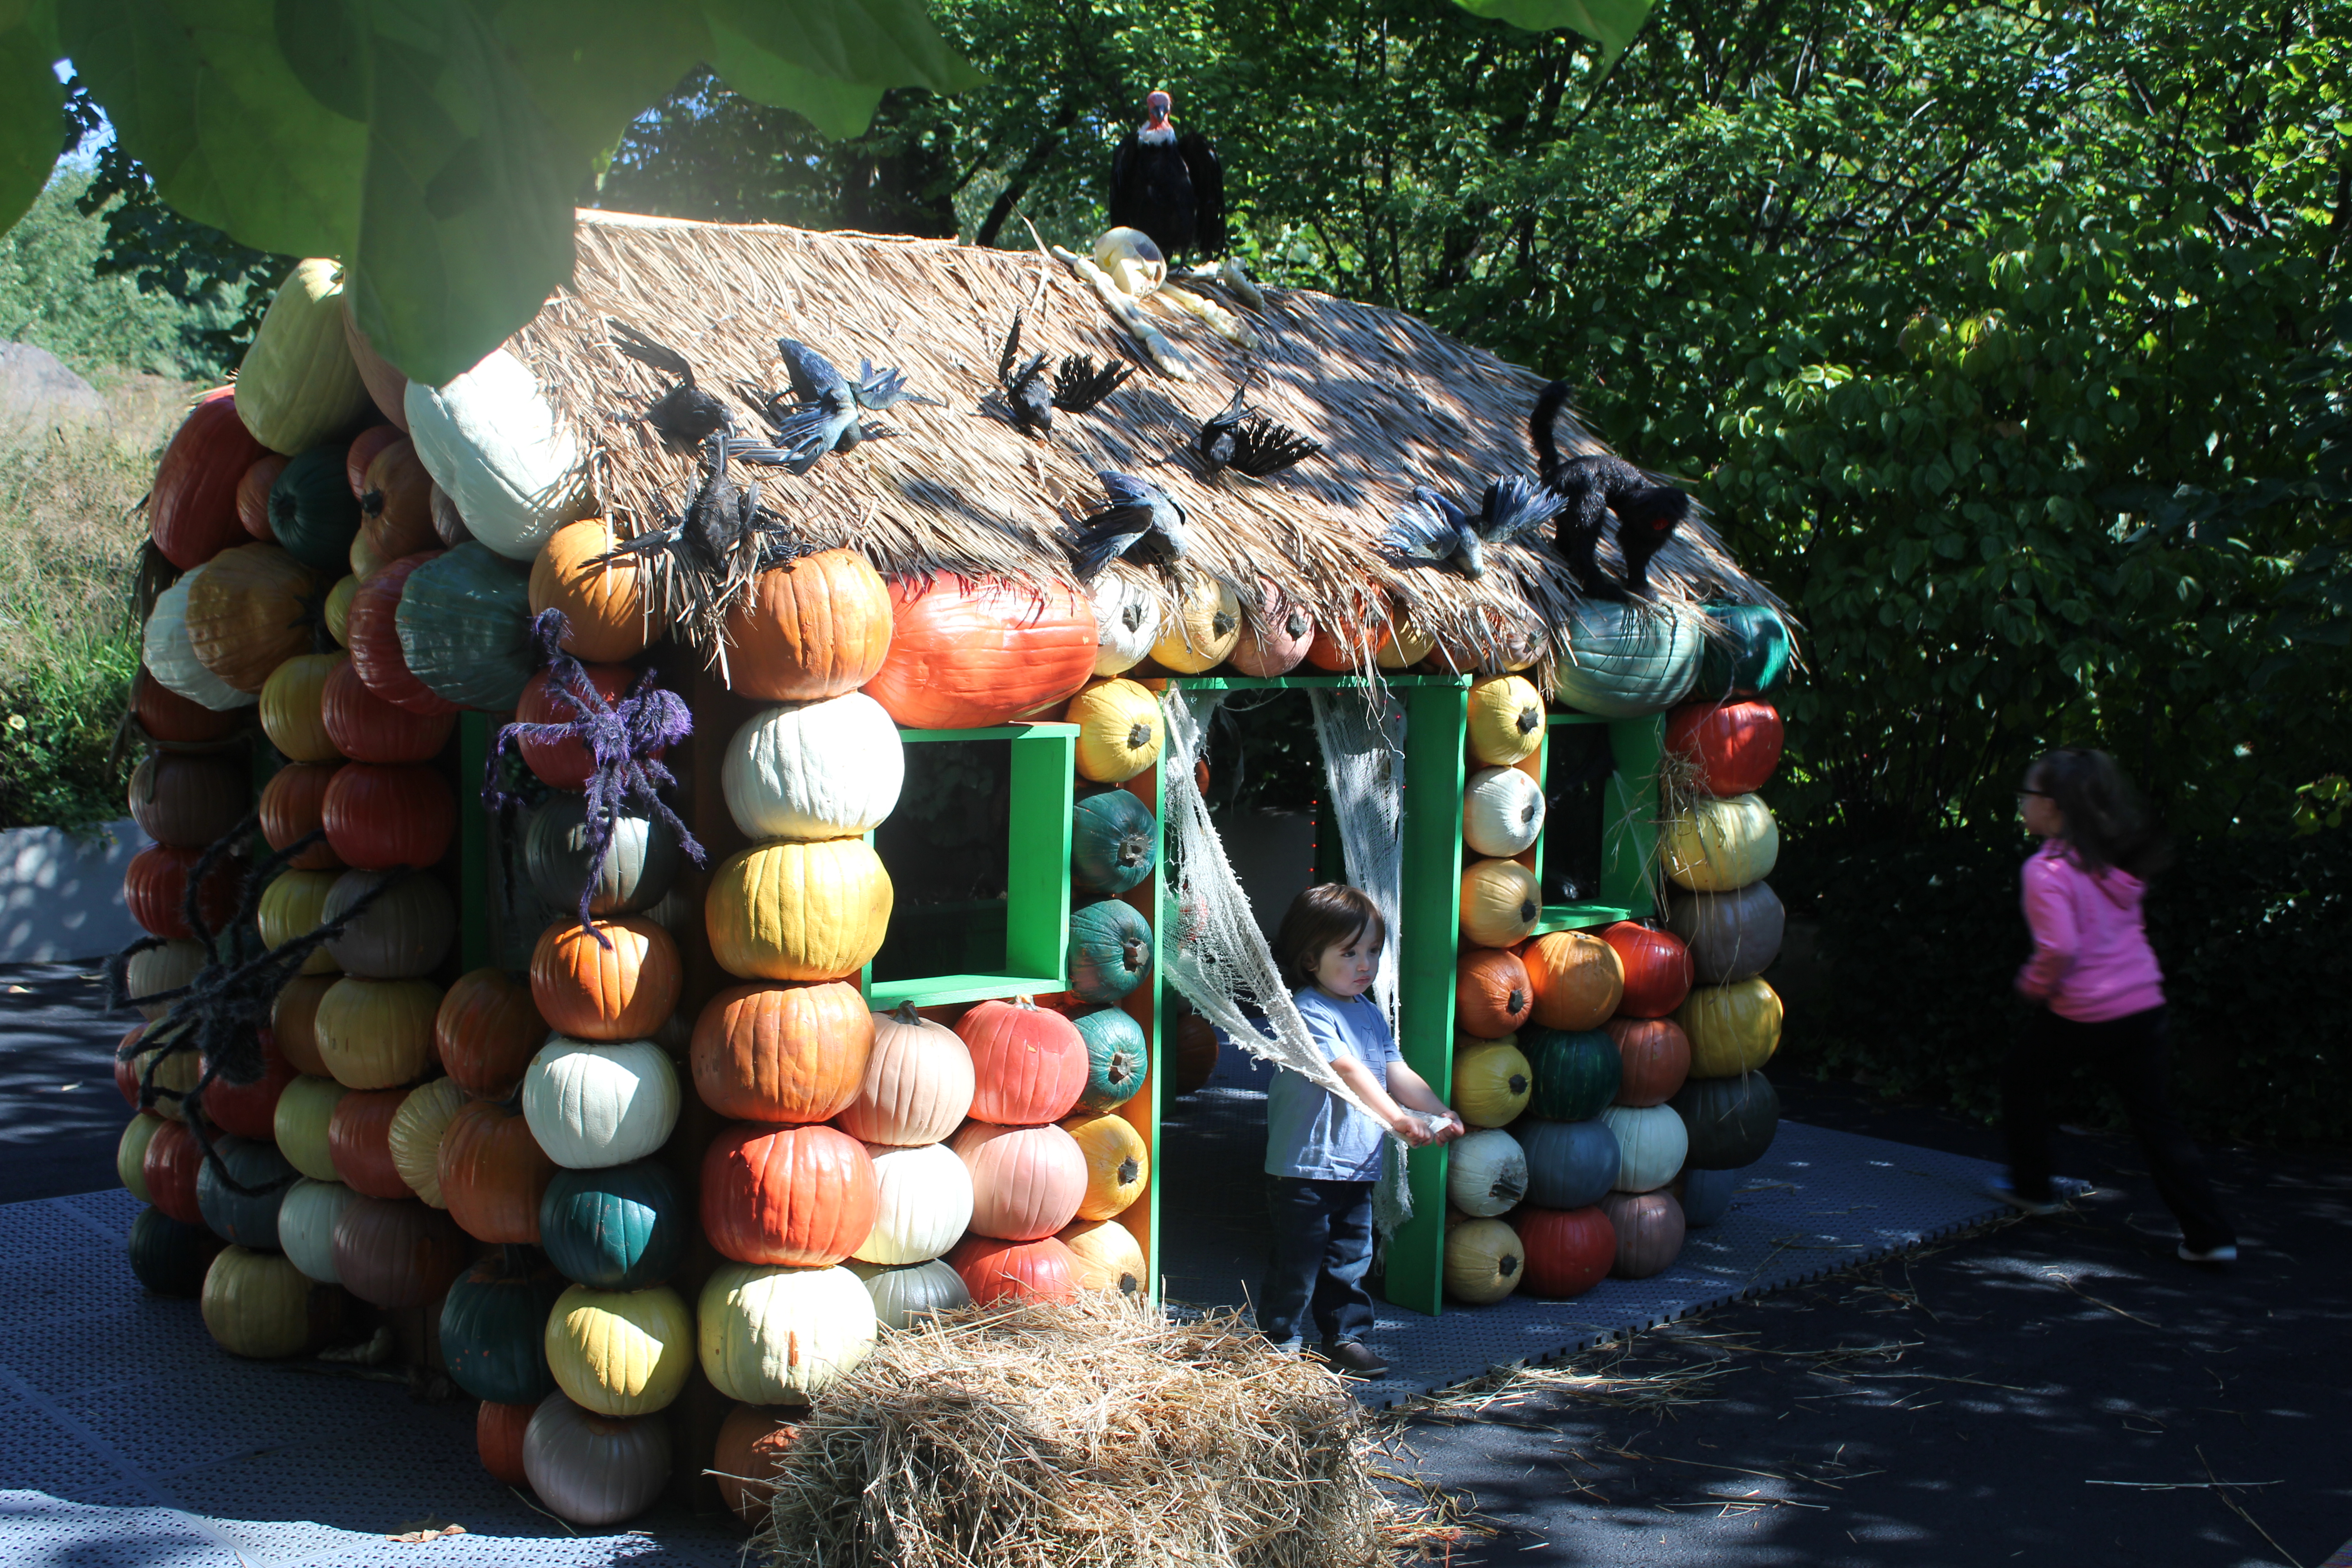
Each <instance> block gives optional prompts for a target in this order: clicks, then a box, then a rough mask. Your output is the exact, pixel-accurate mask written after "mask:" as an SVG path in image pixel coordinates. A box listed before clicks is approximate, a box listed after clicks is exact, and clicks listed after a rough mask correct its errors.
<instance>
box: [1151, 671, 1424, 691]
mask: <svg viewBox="0 0 2352 1568" xmlns="http://www.w3.org/2000/svg"><path fill="white" fill-rule="evenodd" d="M1168 684H1169V685H1171V686H1181V687H1184V688H1186V689H1190V690H1194V691H1271V690H1288V691H1345V690H1351V689H1361V688H1364V687H1368V686H1370V685H1372V684H1373V682H1371V681H1370V680H1367V679H1364V678H1363V677H1362V676H1360V675H1265V676H1259V675H1171V676H1170V677H1168ZM1379 684H1380V685H1381V686H1387V687H1405V688H1409V689H1411V688H1427V687H1439V688H1445V687H1453V688H1458V689H1462V690H1465V691H1466V690H1468V689H1469V687H1470V678H1469V677H1468V676H1466V675H1391V676H1388V677H1386V678H1384V679H1381V681H1380V682H1379Z"/></svg>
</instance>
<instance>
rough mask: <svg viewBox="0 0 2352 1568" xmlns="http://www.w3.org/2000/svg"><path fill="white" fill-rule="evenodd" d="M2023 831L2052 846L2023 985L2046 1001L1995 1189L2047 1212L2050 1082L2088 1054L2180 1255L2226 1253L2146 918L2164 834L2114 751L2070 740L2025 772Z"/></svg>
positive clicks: (2009, 1116)
mask: <svg viewBox="0 0 2352 1568" xmlns="http://www.w3.org/2000/svg"><path fill="white" fill-rule="evenodd" d="M2017 796H2018V805H2019V806H2020V808H2021V811H2022V812H2023V815H2024V817H2025V826H2026V830H2027V831H2028V832H2030V833H2032V834H2034V835H2036V836H2037V837H2040V838H2041V839H2042V847H2041V848H2040V849H2039V850H2038V851H2036V852H2035V854H2034V855H2033V857H2032V858H2031V859H2029V860H2027V861H2026V863H2025V877H2024V882H2025V889H2024V904H2025V923H2026V924H2027V925H2028V926H2029V927H2031V928H2032V932H2033V956H2032V958H2030V959H2028V960H2027V961H2026V963H2025V967H2024V968H2022V969H2021V970H2019V971H2018V972H2017V990H2018V994H2020V995H2021V996H2023V997H2024V998H2025V999H2026V1000H2027V1001H2029V1002H2032V1003H2036V1004H2038V1005H2039V1006H2040V1009H2041V1010H2040V1011H2038V1012H2036V1013H2035V1014H2034V1016H2033V1022H2032V1026H2030V1027H2029V1028H2028V1029H2027V1031H2026V1036H2025V1039H2024V1042H2023V1043H2022V1044H2021V1045H2020V1046H2019V1047H2017V1048H2016V1049H2015V1050H2013V1051H2011V1053H2010V1056H2009V1059H2008V1060H2007V1062H2006V1063H2005V1064H2004V1065H2003V1068H2002V1071H2001V1126H2002V1131H2003V1133H2004V1135H2005V1136H2006V1139H2007V1142H2008V1144H2009V1180H2008V1181H2007V1182H2006V1183H2003V1184H1996V1186H1995V1188H1994V1191H1995V1192H1996V1193H1997V1194H1999V1195H2000V1197H2001V1198H2003V1199H2004V1200H2005V1201H2007V1202H2009V1203H2011V1204H2013V1205H2016V1206H2017V1207H2019V1208H2021V1209H2023V1210H2024V1211H2025V1212H2026V1213H2028V1214H2037V1215H2039V1214H2049V1213H2051V1212H2053V1210H2054V1209H2055V1208H2056V1207H2057V1205H2055V1204H2054V1203H2053V1202H2052V1201H2051V1196H2050V1113H2049V1098H2048V1093H2047V1089H2048V1086H2049V1084H2050V1082H2051V1080H2052V1079H2053V1078H2054V1077H2055V1076H2057V1074H2058V1072H2059V1071H2060V1070H2062V1069H2063V1068H2065V1067H2066V1066H2068V1065H2070V1064H2072V1063H2075V1062H2081V1063H2085V1064H2087V1065H2088V1066H2090V1067H2091V1068H2093V1069H2094V1070H2095V1071H2096V1072H2097V1073H2098V1074H2099V1076H2100V1077H2102V1078H2104V1079H2106V1080H2107V1082H2108V1084H2109V1085H2110V1086H2111V1087H2112V1088H2113V1089H2115V1091H2116V1094H2117V1096H2119V1097H2120V1098H2121V1099H2122V1100H2123V1104H2124V1111H2125V1114H2126V1116H2128V1117H2129V1118H2130V1120H2131V1124H2132V1131H2134V1132H2135V1133H2137V1135H2138V1137H2139V1142H2140V1148H2141V1150H2142V1152H2144V1153H2145V1154H2146V1155H2147V1164H2148V1172H2149V1173H2150V1174H2151V1175H2153V1176H2154V1177H2155V1178H2156V1187H2157V1192H2158V1194H2160V1195H2161V1196H2162V1197H2163V1199H2164V1202H2165V1205H2166V1206H2167V1207H2168V1208H2170V1209H2171V1210H2172V1213H2173V1217H2174V1218H2176V1219H2178V1220H2179V1222H2180V1233H2181V1240H2180V1247H2179V1254H2180V1256H2181V1257H2182V1258H2186V1259H2187V1260H2188V1261H2189V1262H2191V1263H2227V1262H2229V1261H2231V1260H2232V1259H2234V1258H2236V1257H2237V1256H2238V1247H2237V1237H2236V1235H2235V1234H2234V1233H2233V1232H2232V1231H2231V1228H2230V1222H2229V1220H2228V1219H2227V1218H2226V1217H2224V1216H2223V1215H2222V1213H2221V1206H2220V1205H2218V1204H2216V1203H2215V1202H2214V1201H2213V1192H2212V1188H2211V1187H2210V1185H2208V1184H2207V1183H2206V1180H2205V1165H2204V1162H2203V1160H2201V1159H2200V1157H2199V1155H2198V1152H2197V1145H2196V1144H2194V1143H2193V1142H2189V1134H2188V1132H2187V1131H2185V1130H2183V1128H2182V1127H2181V1125H2180V1121H2179V1118H2178V1117H2177V1116H2175V1115H2174V1114H2173V1112H2172V1107H2171V1105H2170V1103H2169V1101H2168V1097H2167V1093H2166V1079H2167V1078H2168V1069H2169V1066H2170V1058H2169V1055H2168V1049H2167V1037H2166V1036H2167V1031H2166V1014H2165V1005H2164V972H2163V971H2162V970H2160V969H2158V967H2157V963H2156V953H2155V952H2154V951H2153V950H2152V949H2150V948H2149V946H2148V945H2147V931H2146V930H2145V929H2144V928H2143V927H2142V925H2141V923H2140V897H2141V895H2142V894H2143V893H2144V892H2145V891H2146V890H2147V884H2146V883H2145V882H2144V881H2143V880H2141V878H2142V877H2143V876H2145V875H2146V874H2147V873H2148V872H2150V871H2153V870H2156V869H2158V867H2159V864H2160V862H2161V860H2162V858H2163V845H2162V839H2161V836H2160V835H2159V834H2158V832H2157V831H2156V829H2155V827H2154V825H2153V824H2152V823H2150V822H2149V820H2148V818H2147V814H2146V812H2145V811H2143V810H2142V809H2141V808H2140V806H2139V804H2138V802H2137V799H2136V798H2135V797H2134V796H2133V794H2132V790H2131V786H2130V784H2127V783H2126V782H2125V780H2124V776H2123V773H2122V771H2121V770H2120V769H2118V768H2117V767H2116V763H2115V759H2114V758H2112V757H2110V756H2108V755H2107V754H2106V753H2105V752H2093V751H2086V750H2084V749H2082V748H2080V747H2075V746H2067V747H2063V748H2061V749H2060V750H2058V751H2054V752H2049V753H2047V754H2046V755H2044V756H2043V757H2042V759H2041V760H2040V761H2039V762H2036V763H2034V764H2033V766H2032V767H2031V768H2029V769H2027V770H2026V774H2025V787H2024V788H2022V789H2021V790H2019V791H2018V792H2017Z"/></svg>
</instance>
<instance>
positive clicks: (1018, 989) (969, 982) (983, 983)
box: [865, 974, 1068, 1013]
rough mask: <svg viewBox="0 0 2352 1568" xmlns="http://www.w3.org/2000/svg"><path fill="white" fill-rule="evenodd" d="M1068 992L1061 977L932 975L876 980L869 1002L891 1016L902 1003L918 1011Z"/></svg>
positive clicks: (868, 985) (870, 983)
mask: <svg viewBox="0 0 2352 1568" xmlns="http://www.w3.org/2000/svg"><path fill="white" fill-rule="evenodd" d="M1066 989H1068V982H1067V981H1066V980H1065V979H1063V978H1062V977H1061V976H1060V975H1058V974H929V975H925V976H924V977H923V978H922V979H920V980H885V981H881V982H879V983H877V982H875V981H874V980H872V979H870V978H869V979H868V980H867V981H866V985H865V990H866V1005H867V1006H868V1007H871V1008H872V1009H873V1010H874V1011H875V1012H877V1013H887V1012H888V1011H889V1010H890V1009H891V1008H893V1007H896V1006H897V1005H898V1004H899V1003H901V1002H912V1003H913V1004H914V1005H916V1006H918V1007H940V1006H944V1005H947V1004H948V1003H950V1002H986V1001H990V1000H992V999H993V998H996V997H1003V996H1045V995H1049V994H1052V993H1054V992H1056V991H1063V990H1066Z"/></svg>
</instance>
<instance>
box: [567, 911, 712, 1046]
mask: <svg viewBox="0 0 2352 1568" xmlns="http://www.w3.org/2000/svg"><path fill="white" fill-rule="evenodd" d="M600 939H602V940H600ZM684 984H685V973H684V970H683V969H682V968H681V966H680V964H679V961H678V954H677V942H675V941H674V940H672V938H671V936H670V934H669V932H667V931H664V930H662V928H661V927H659V926H657V925H656V924H654V922H653V921H649V920H646V918H645V917H644V916H642V915H623V916H621V917H620V918H619V919H617V920H607V921H596V922H594V925H593V929H591V928H583V927H582V926H581V924H580V922H579V921H574V920H564V921H557V922H556V923H555V924H553V925H551V926H549V927H548V928H547V929H546V930H545V931H541V932H540V934H539V945H538V946H537V947H535V948H533V949H532V950H531V954H530V996H531V1001H532V1002H533V1003H534V1004H536V1005H538V1007H539V1012H540V1016H541V1017H543V1018H545V1019H546V1020H547V1026H548V1027H549V1028H551V1029H553V1030H554V1031H555V1032H556V1033H558V1034H561V1035H569V1036H571V1037H572V1038H573V1039H575V1040H646V1039H651V1038H652V1037H653V1034H654V1031H655V1030H656V1029H658V1028H660V1027H661V1026H662V1025H663V1024H665V1023H667V1021H668V1019H669V1016H670V1012H671V1010H672V1009H674V1008H675V1007H677V994H678V992H679V990H680V989H681V987H682V986H683V985H684Z"/></svg>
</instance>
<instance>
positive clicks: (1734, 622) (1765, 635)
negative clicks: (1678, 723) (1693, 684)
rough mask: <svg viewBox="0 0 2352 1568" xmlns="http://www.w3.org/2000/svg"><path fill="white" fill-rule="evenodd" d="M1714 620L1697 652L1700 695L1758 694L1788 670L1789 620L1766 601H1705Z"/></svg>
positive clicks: (1707, 616) (1777, 684)
mask: <svg viewBox="0 0 2352 1568" xmlns="http://www.w3.org/2000/svg"><path fill="white" fill-rule="evenodd" d="M1706 618H1707V619H1708V620H1710V621H1713V622H1714V623H1715V626H1714V628H1713V629H1712V631H1711V633H1710V635H1709V636H1708V637H1707V639H1706V651H1705V652H1704V653H1702V654H1700V655H1699V660H1698V692H1697V694H1698V695H1699V696H1701V697H1707V698H1723V697H1748V696H1755V697H1761V696H1764V695H1765V694H1766V693H1768V692H1770V691H1772V690H1773V689H1776V688H1777V687H1779V686H1780V682H1781V681H1782V680H1783V679H1787V677H1788V674H1789V654H1790V645H1789V623H1788V622H1786V621H1784V620H1782V619H1781V618H1780V611H1778V610H1776V609H1774V608H1772V606H1771V605H1707V606H1706Z"/></svg>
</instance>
